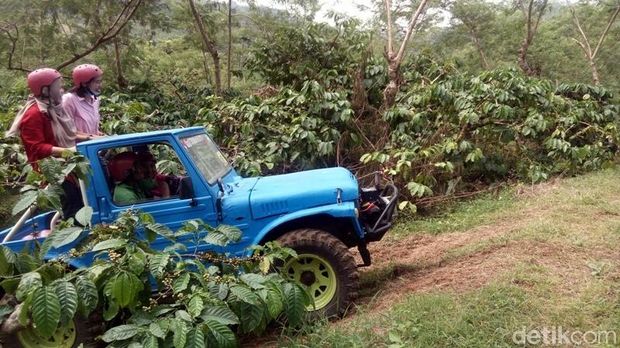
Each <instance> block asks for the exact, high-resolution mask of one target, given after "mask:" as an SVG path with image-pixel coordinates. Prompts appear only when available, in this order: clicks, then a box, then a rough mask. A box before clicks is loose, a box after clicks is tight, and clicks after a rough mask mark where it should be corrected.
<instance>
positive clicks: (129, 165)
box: [108, 151, 147, 205]
mask: <svg viewBox="0 0 620 348" xmlns="http://www.w3.org/2000/svg"><path fill="white" fill-rule="evenodd" d="M136 160H137V155H136V154H135V153H133V152H131V151H126V152H121V153H119V154H117V155H115V156H114V158H112V160H111V161H110V164H109V165H108V170H109V171H110V176H111V177H112V180H114V184H115V186H114V194H113V196H112V199H113V200H114V202H115V203H116V204H120V205H129V204H134V203H138V202H140V201H143V200H145V199H146V198H147V195H146V194H145V193H144V191H143V190H142V188H141V187H140V181H142V180H144V178H145V175H144V171H143V170H142V169H140V166H138V165H137V161H136Z"/></svg>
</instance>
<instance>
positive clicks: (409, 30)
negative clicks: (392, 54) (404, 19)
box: [388, 0, 428, 64]
mask: <svg viewBox="0 0 620 348" xmlns="http://www.w3.org/2000/svg"><path fill="white" fill-rule="evenodd" d="M388 1H389V0H388ZM427 2H428V0H422V1H421V2H420V5H418V8H417V9H416V10H415V13H414V14H413V16H411V20H410V21H409V27H408V28H407V32H406V33H405V38H404V39H403V42H402V43H401V44H400V49H399V50H398V54H397V55H396V61H397V62H398V63H399V64H400V61H401V60H402V59H403V55H404V54H405V47H406V46H407V42H408V41H409V38H410V37H411V34H412V33H413V30H414V29H415V26H416V24H418V19H419V18H420V15H421V14H422V12H424V7H425V6H426V3H427Z"/></svg>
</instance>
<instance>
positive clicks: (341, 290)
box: [278, 229, 359, 318]
mask: <svg viewBox="0 0 620 348" xmlns="http://www.w3.org/2000/svg"><path fill="white" fill-rule="evenodd" d="M278 242H280V244H282V245H283V246H286V247H289V248H291V249H293V250H295V251H296V252H297V255H298V257H297V258H291V259H289V260H286V261H285V262H284V264H283V266H282V267H281V272H282V273H283V274H284V275H285V276H288V277H290V278H291V279H295V280H297V281H298V282H300V283H301V284H303V285H304V286H305V287H306V289H307V291H308V294H309V295H310V297H311V298H312V299H313V300H314V304H313V305H310V306H309V307H308V308H307V309H308V311H309V312H310V315H311V316H313V317H327V318H332V317H341V316H343V315H344V314H345V313H346V311H347V310H348V309H349V307H350V306H351V303H352V301H353V300H354V299H355V297H357V292H358V289H359V274H358V271H357V265H356V263H355V259H354V258H353V255H352V254H351V252H350V251H349V249H348V248H347V247H346V246H345V244H344V243H343V242H342V241H340V240H339V239H338V238H336V237H334V236H333V235H332V234H330V233H328V232H325V231H322V230H317V229H300V230H294V231H291V232H288V233H286V234H285V235H283V236H282V237H280V238H278Z"/></svg>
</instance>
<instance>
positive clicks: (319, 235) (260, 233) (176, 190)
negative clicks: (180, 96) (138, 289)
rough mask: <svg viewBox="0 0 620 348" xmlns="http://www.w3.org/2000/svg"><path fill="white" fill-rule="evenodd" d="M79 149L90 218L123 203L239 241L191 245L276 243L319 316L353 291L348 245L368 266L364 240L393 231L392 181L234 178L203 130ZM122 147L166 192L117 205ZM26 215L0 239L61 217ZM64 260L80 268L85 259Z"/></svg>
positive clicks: (341, 176)
mask: <svg viewBox="0 0 620 348" xmlns="http://www.w3.org/2000/svg"><path fill="white" fill-rule="evenodd" d="M77 150H78V151H79V152H80V153H81V154H83V155H84V156H86V157H87V158H88V160H89V161H90V163H91V166H92V171H91V174H90V178H89V180H88V185H86V184H85V183H84V182H80V184H81V188H82V199H83V201H84V204H85V205H87V206H90V207H92V209H93V212H94V213H93V215H92V224H106V223H112V222H113V221H114V220H115V218H116V217H117V216H118V215H119V213H121V212H122V211H124V210H127V209H128V208H130V207H131V208H134V209H138V210H140V211H143V212H146V213H149V214H151V215H152V216H153V218H154V219H155V221H156V222H158V223H162V224H165V225H166V226H168V227H169V228H171V229H177V228H179V227H181V226H182V225H183V224H184V222H186V221H188V220H194V219H201V220H202V221H204V222H205V223H208V224H210V225H213V226H216V225H219V224H225V225H232V226H236V227H238V228H239V229H240V230H241V231H242V238H241V239H240V240H239V241H238V242H236V243H233V244H229V245H228V246H227V247H224V248H222V247H215V246H213V245H208V244H204V245H202V244H201V245H191V246H190V245H188V247H190V248H188V249H190V250H197V251H210V250H212V251H217V252H221V253H227V254H229V255H231V256H248V255H249V254H251V253H252V249H251V247H252V246H253V245H259V244H264V243H266V242H269V241H273V240H277V241H279V242H280V243H281V244H283V245H285V246H288V247H291V248H293V249H294V250H296V252H297V254H298V257H297V258H295V259H290V260H289V261H288V262H285V263H284V264H283V265H281V266H282V268H281V269H282V271H283V272H285V273H286V274H288V275H289V276H290V277H292V278H294V279H296V280H298V281H299V282H300V283H302V284H304V285H305V286H306V287H307V289H308V291H309V294H310V295H311V297H312V298H313V299H314V306H313V307H312V308H309V310H317V311H320V313H321V314H324V315H327V316H334V315H341V314H343V313H344V311H345V310H346V309H347V307H348V306H349V305H350V304H351V300H352V299H353V298H354V297H355V296H356V294H357V290H358V272H357V267H358V266H359V265H357V264H356V261H355V259H354V257H353V254H352V252H351V251H350V250H349V249H350V248H352V247H357V249H358V250H359V253H360V255H361V259H362V260H363V265H369V264H370V262H371V260H370V254H369V252H368V249H367V247H366V246H367V243H368V242H373V241H378V240H380V239H381V238H382V237H383V235H384V234H385V233H386V231H387V230H388V229H389V228H390V227H391V225H392V218H393V214H394V211H395V206H396V198H397V194H398V192H397V190H396V188H395V187H394V186H393V185H390V184H388V185H386V186H385V187H384V188H380V187H379V186H378V185H376V187H371V188H366V189H360V188H359V186H358V182H357V180H356V178H355V177H354V176H353V174H351V172H349V171H348V170H346V169H344V168H328V169H318V170H310V171H303V172H298V173H293V174H284V175H275V176H267V177H252V178H242V177H241V176H239V174H237V172H236V171H235V170H234V169H233V168H232V167H231V165H230V164H229V162H228V161H227V160H226V158H225V157H224V155H223V154H222V153H221V152H220V150H219V149H218V147H217V145H216V144H215V143H214V142H213V140H212V139H211V138H210V137H209V136H208V135H207V134H206V133H205V130H204V129H203V128H202V127H193V128H186V129H176V130H166V131H156V132H148V133H140V134H130V135H121V136H111V137H105V138H100V139H97V140H92V141H88V142H83V143H80V144H78V146H77ZM128 152H130V153H132V152H133V153H140V152H148V153H149V154H150V155H152V156H153V157H154V158H155V159H159V160H160V161H159V164H160V165H165V166H167V167H168V168H169V169H171V170H172V171H173V172H174V174H175V175H169V176H168V177H166V180H168V184H169V189H170V195H169V196H168V197H165V198H152V199H143V200H141V201H138V202H132V203H131V204H125V205H123V204H121V203H119V202H115V200H114V194H113V192H114V188H115V186H116V185H119V183H118V182H115V180H114V176H113V175H111V171H112V169H111V168H115V167H118V161H120V159H119V157H120V155H119V154H123V153H124V154H126V153H128ZM33 211H34V209H33V208H31V209H29V210H27V212H26V213H25V214H24V216H22V218H21V219H20V220H19V222H18V223H17V224H16V225H15V226H13V227H12V228H10V229H7V230H5V231H3V232H1V233H0V240H2V243H3V245H5V246H7V247H9V248H10V249H12V250H14V251H20V250H22V249H23V248H24V246H25V243H27V242H28V240H31V239H33V238H41V239H42V238H45V237H42V236H44V235H45V234H46V233H41V232H42V231H46V232H48V233H49V231H50V230H53V229H54V227H55V225H56V222H57V221H58V219H59V213H56V212H49V213H44V214H41V215H38V216H36V217H32V218H31V217H30V216H29V214H32V213H33ZM185 242H186V243H187V244H191V243H193V242H192V241H191V240H190V239H188V240H187V241H185ZM169 243H170V242H169V241H168V240H167V239H164V238H161V239H157V240H156V241H155V242H154V243H153V247H154V248H157V249H160V248H161V249H163V248H165V247H166V246H168V245H169ZM72 246H73V245H72V244H70V245H67V246H64V247H61V248H59V249H52V250H51V251H50V252H49V253H48V254H47V257H48V258H54V257H57V256H59V255H60V254H63V253H66V252H67V251H68V250H69V249H71V248H72ZM214 249H215V250H214ZM69 262H70V265H71V266H73V267H76V268H79V267H84V266H87V265H89V264H90V263H91V262H92V257H88V256H85V257H80V258H73V259H70V261H69Z"/></svg>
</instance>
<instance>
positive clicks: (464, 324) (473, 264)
mask: <svg viewBox="0 0 620 348" xmlns="http://www.w3.org/2000/svg"><path fill="white" fill-rule="evenodd" d="M454 241H456V242H454ZM619 242H620V168H618V167H617V168H615V169H610V170H605V171H601V172H596V173H592V174H588V175H584V176H581V177H576V178H570V179H565V180H558V181H556V182H552V183H546V184H543V185H539V186H534V187H517V188H512V189H510V190H506V191H504V192H502V193H500V194H499V195H498V196H486V197H482V198H479V199H476V200H472V201H469V202H464V203H460V204H457V205H455V206H453V207H452V209H450V212H449V213H447V214H445V215H443V216H438V217H432V218H428V219H422V220H419V221H411V222H406V223H401V225H400V226H398V228H397V229H396V230H395V231H394V233H393V234H392V235H391V237H390V238H389V240H387V241H382V242H381V243H380V244H385V245H386V246H383V247H382V246H380V245H376V246H374V247H375V250H373V252H374V253H375V254H378V255H379V257H382V258H384V259H387V258H389V257H388V256H389V255H391V254H396V255H394V257H393V258H392V259H389V260H388V261H384V262H383V263H382V260H378V259H377V258H375V260H376V261H377V262H378V265H375V266H373V268H371V269H370V270H367V271H365V272H364V274H363V276H362V279H363V287H364V291H363V292H365V293H366V296H365V297H363V298H362V299H361V300H360V301H359V302H361V303H360V304H359V307H358V308H357V310H356V313H354V314H351V315H350V316H349V317H348V318H346V319H344V320H342V321H340V322H337V323H333V324H325V323H323V324H318V325H316V326H315V327H308V328H307V330H306V332H305V334H304V335H299V336H296V337H287V336H282V337H280V338H279V341H278V342H277V344H279V345H286V346H312V347H324V346H332V347H349V346H360V347H370V346H372V347H374V346H393V347H410V346H418V347H435V346H460V347H484V346H512V345H513V343H512V335H513V333H514V332H515V330H520V329H521V328H523V327H525V328H527V329H528V330H529V329H532V328H541V327H543V326H546V327H551V326H556V327H557V326H562V327H563V328H565V329H569V330H581V331H587V330H615V332H616V335H618V336H620V252H619V251H618V245H620V244H619ZM408 244H409V245H408ZM382 248H383V249H382ZM399 248H400V249H399ZM401 249H402V250H401ZM416 253H418V254H420V253H421V254H422V255H423V256H420V255H417V256H416ZM425 253H426V254H425ZM418 256H420V257H418ZM616 344H619V345H620V337H618V341H617V343H616Z"/></svg>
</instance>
